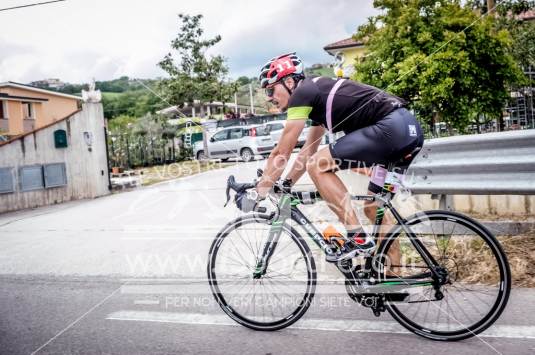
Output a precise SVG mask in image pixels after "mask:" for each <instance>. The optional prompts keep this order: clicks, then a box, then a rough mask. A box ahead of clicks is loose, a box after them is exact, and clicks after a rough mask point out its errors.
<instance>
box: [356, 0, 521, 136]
mask: <svg viewBox="0 0 535 355" xmlns="http://www.w3.org/2000/svg"><path fill="white" fill-rule="evenodd" d="M374 6H375V7H377V8H379V9H381V10H383V12H382V14H381V15H379V16H376V17H373V18H370V19H369V21H368V23H366V24H365V25H363V26H360V27H359V29H358V32H357V34H356V38H357V39H359V40H362V41H364V42H365V43H366V45H367V48H368V51H369V55H368V56H367V57H366V58H365V59H364V60H362V61H361V62H359V63H357V64H356V65H355V66H356V74H355V77H356V79H357V80H360V81H363V82H367V83H370V84H372V85H376V86H379V87H381V88H386V89H387V90H388V91H391V92H393V93H394V94H396V95H399V96H401V97H403V98H405V99H407V100H408V101H409V102H410V104H411V106H412V108H414V109H415V110H416V111H417V112H418V116H419V117H420V119H422V120H423V121H424V122H426V123H429V124H431V125H432V126H433V123H434V122H436V121H437V120H440V121H445V122H447V123H448V124H449V125H450V127H453V128H456V129H458V130H459V131H461V132H462V131H464V130H465V129H466V127H467V126H468V125H469V124H471V123H475V122H478V121H479V117H480V115H484V116H486V117H487V118H489V119H490V118H498V117H501V114H502V110H503V107H504V103H505V102H506V100H507V98H508V87H509V84H510V83H513V82H515V81H517V80H518V79H519V77H521V75H522V73H521V71H520V70H519V68H518V66H517V64H516V63H515V60H514V58H513V57H512V55H511V54H510V50H511V43H512V40H511V36H510V34H509V32H508V31H507V30H497V29H496V28H495V19H494V18H493V17H483V18H481V19H478V14H477V13H476V12H475V11H473V10H472V9H471V8H470V7H469V6H463V5H462V4H461V1H459V0H375V1H374Z"/></svg>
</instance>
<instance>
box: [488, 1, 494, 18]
mask: <svg viewBox="0 0 535 355" xmlns="http://www.w3.org/2000/svg"><path fill="white" fill-rule="evenodd" d="M495 6H496V1H495V0H487V13H488V14H489V15H494V12H495V10H494V7H495Z"/></svg>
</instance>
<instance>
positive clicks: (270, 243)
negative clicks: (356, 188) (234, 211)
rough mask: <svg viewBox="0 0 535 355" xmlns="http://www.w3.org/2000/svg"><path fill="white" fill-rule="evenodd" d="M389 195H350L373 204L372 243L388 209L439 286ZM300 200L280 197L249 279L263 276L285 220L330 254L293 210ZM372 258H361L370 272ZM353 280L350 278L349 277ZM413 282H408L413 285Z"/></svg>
mask: <svg viewBox="0 0 535 355" xmlns="http://www.w3.org/2000/svg"><path fill="white" fill-rule="evenodd" d="M391 196H392V194H391V193H390V192H385V191H383V193H380V194H375V195H356V196H352V197H351V198H352V200H357V201H370V202H375V203H378V204H377V209H376V217H375V225H374V228H373V233H372V237H373V238H374V240H375V242H376V244H377V245H378V242H379V240H378V237H379V232H380V226H381V224H382V222H383V218H384V213H385V210H390V212H391V213H392V215H393V216H394V218H395V219H396V221H397V222H398V223H399V225H401V228H403V231H404V232H405V233H406V234H407V235H408V236H409V240H410V241H411V243H412V244H413V245H414V247H415V249H416V250H417V251H418V253H420V255H421V256H422V259H423V260H424V261H425V263H426V264H427V266H428V267H429V269H430V270H431V274H432V279H433V280H434V281H436V282H437V283H438V284H443V283H444V282H445V281H446V280H445V277H444V275H443V274H442V273H440V272H439V270H438V268H439V264H438V263H437V261H436V260H435V259H434V258H433V256H432V255H431V254H430V253H429V251H428V250H427V249H426V248H425V246H424V245H423V243H422V242H421V241H420V240H419V239H418V237H417V236H416V235H415V234H414V233H413V232H412V231H411V229H410V228H409V226H407V225H406V224H405V223H404V222H405V220H404V219H403V217H401V215H400V214H399V213H398V212H397V210H396V209H395V208H394V206H393V205H392V203H391V202H390V199H391ZM300 203H301V201H300V200H299V199H297V198H294V197H293V196H291V195H290V194H283V195H282V196H281V198H280V200H279V203H278V206H279V213H278V214H276V215H274V216H273V217H276V218H275V219H274V220H273V221H272V223H271V228H270V231H269V235H268V239H267V241H266V244H265V246H264V249H263V252H262V257H261V258H260V259H259V260H258V262H257V265H256V269H255V272H254V274H253V277H255V278H260V277H262V275H264V274H265V272H266V270H267V267H268V265H269V260H270V258H271V256H272V255H273V252H274V251H275V248H276V246H277V243H278V241H279V238H280V234H281V232H282V226H283V224H284V222H285V221H286V220H287V219H291V220H293V221H295V222H297V223H298V224H299V225H300V226H301V227H302V228H303V229H304V230H305V231H306V233H307V235H308V236H309V238H310V239H312V240H313V241H314V243H315V244H316V245H317V246H318V247H319V248H320V249H321V250H322V251H323V252H324V253H325V254H327V255H333V254H334V253H335V250H333V249H332V248H331V245H330V244H329V243H328V242H327V241H326V240H325V239H324V238H323V235H322V233H321V232H320V231H319V230H318V229H317V228H316V227H315V226H314V224H313V223H312V222H311V221H310V220H309V219H308V218H307V217H306V216H305V215H304V214H303V213H302V212H301V211H300V210H299V209H298V208H297V206H298V205H299V204H300ZM373 259H374V257H373V256H369V257H366V259H365V269H366V270H373V264H372V263H373ZM340 264H341V263H337V264H336V265H337V267H338V269H339V270H340V272H342V273H343V274H344V276H346V277H348V273H347V270H345V269H344V268H343V266H342V265H340ZM353 277H354V275H353ZM414 281H415V280H414V279H411V281H410V283H411V284H413V283H414Z"/></svg>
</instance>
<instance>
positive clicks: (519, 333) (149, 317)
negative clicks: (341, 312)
mask: <svg viewBox="0 0 535 355" xmlns="http://www.w3.org/2000/svg"><path fill="white" fill-rule="evenodd" d="M106 319H109V320H123V321H138V322H158V323H176V324H196V325H224V326H240V325H239V324H238V323H236V322H234V321H233V320H232V319H230V318H229V317H227V316H225V315H217V314H202V313H177V312H149V311H119V312H114V313H111V314H109V315H108V317H106ZM289 328H291V329H303V330H323V331H337V332H338V331H345V332H364V333H397V334H411V333H410V332H409V331H408V330H406V329H405V328H403V327H402V326H401V325H399V324H398V323H396V322H391V321H375V320H374V321H368V320H335V319H301V320H299V321H298V322H297V323H295V324H294V325H292V326H291V327H289ZM479 336H481V337H484V338H518V339H535V326H523V325H495V326H492V327H490V328H489V329H487V330H486V331H485V332H483V333H482V334H479Z"/></svg>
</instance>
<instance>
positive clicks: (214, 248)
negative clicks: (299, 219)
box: [207, 214, 316, 331]
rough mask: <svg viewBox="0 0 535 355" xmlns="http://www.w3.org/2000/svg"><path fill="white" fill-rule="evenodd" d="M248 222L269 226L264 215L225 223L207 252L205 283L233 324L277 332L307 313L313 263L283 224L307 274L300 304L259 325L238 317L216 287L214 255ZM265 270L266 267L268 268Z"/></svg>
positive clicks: (312, 286)
mask: <svg viewBox="0 0 535 355" xmlns="http://www.w3.org/2000/svg"><path fill="white" fill-rule="evenodd" d="M250 223H261V224H266V225H269V223H270V219H269V216H268V215H264V214H257V215H250V216H243V217H239V218H236V219H235V220H233V221H231V222H229V223H228V224H227V225H226V226H225V227H223V229H222V230H221V231H220V232H219V233H218V234H217V236H216V238H215V239H214V241H213V243H212V245H211V247H210V251H209V253H208V265H207V274H208V282H209V285H210V289H211V291H212V294H213V296H214V298H215V300H216V302H217V303H218V305H219V306H220V307H221V309H222V310H223V311H224V312H225V313H226V314H227V315H228V316H229V317H230V318H231V319H233V320H234V321H236V322H237V323H239V324H241V325H243V326H245V327H247V328H250V329H254V330H260V331H274V330H279V329H282V328H285V327H288V326H290V325H291V324H293V323H295V322H296V321H298V320H299V319H300V318H301V317H302V316H303V314H305V312H306V311H307V310H308V308H309V306H310V304H311V302H312V299H313V297H314V292H315V288H316V265H315V262H314V258H313V257H312V253H311V251H310V248H309V247H308V245H307V243H306V242H305V241H304V239H303V238H302V237H301V235H300V234H299V233H298V232H297V231H296V230H295V229H294V228H292V227H291V226H290V225H288V224H286V223H285V224H283V226H282V232H283V233H287V234H288V235H289V236H290V238H291V240H292V242H293V243H295V245H296V246H297V247H298V249H299V251H300V252H301V254H302V255H303V258H304V260H305V263H306V274H307V282H306V292H305V293H304V295H303V297H302V299H300V301H299V302H298V304H297V307H296V308H295V309H294V310H293V311H291V312H290V313H289V314H287V315H286V316H284V317H281V318H280V319H277V320H271V321H265V322H261V321H259V320H257V319H252V318H251V317H247V316H245V315H243V314H241V313H240V312H239V311H238V310H237V309H236V308H235V307H233V306H232V304H231V303H232V302H231V300H230V301H229V300H227V298H226V297H225V295H224V294H223V292H222V290H221V288H220V285H219V283H220V281H218V277H217V269H216V268H217V256H218V252H219V250H220V247H221V245H222V243H224V241H225V238H229V235H230V233H231V232H232V231H233V230H236V229H237V228H240V227H242V226H245V225H247V224H250ZM281 237H282V236H281ZM276 252H277V250H275V253H276ZM268 270H269V267H268ZM251 277H252V272H251Z"/></svg>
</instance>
